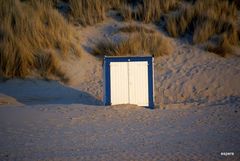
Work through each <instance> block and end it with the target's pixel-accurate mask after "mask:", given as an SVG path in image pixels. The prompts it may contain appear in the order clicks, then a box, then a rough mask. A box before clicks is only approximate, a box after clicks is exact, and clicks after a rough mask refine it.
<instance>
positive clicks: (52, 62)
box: [0, 0, 80, 80]
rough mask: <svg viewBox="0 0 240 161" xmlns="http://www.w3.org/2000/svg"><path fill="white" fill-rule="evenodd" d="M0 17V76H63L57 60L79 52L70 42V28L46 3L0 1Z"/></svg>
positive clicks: (71, 31)
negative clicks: (33, 74)
mask: <svg viewBox="0 0 240 161" xmlns="http://www.w3.org/2000/svg"><path fill="white" fill-rule="evenodd" d="M43 2H44V3H43ZM0 18H1V24H0V58H1V60H0V75H1V76H3V77H7V78H10V77H15V76H17V77H26V76H28V75H31V74H32V72H33V71H37V72H38V73H39V74H40V75H42V76H44V77H47V76H48V75H55V76H58V77H60V79H62V80H65V79H66V78H65V76H64V74H63V72H62V71H61V68H60V67H59V65H58V63H57V62H58V61H59V59H63V58H64V57H66V56H67V55H68V54H70V53H73V54H75V55H79V54H80V49H79V48H78V47H77V46H76V45H75V44H73V43H72V39H73V36H74V33H73V31H74V30H73V29H72V28H71V26H70V25H68V23H67V22H66V21H65V20H64V18H63V17H62V16H61V15H60V14H59V13H58V11H56V10H54V9H53V8H52V6H51V4H50V3H47V1H42V2H40V1H34V0H30V1H23V2H21V1H19V0H9V1H0ZM49 51H51V52H49Z"/></svg>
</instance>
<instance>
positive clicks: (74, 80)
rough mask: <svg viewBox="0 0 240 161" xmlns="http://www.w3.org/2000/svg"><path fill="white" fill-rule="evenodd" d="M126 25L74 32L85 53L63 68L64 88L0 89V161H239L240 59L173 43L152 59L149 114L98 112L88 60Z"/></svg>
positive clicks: (98, 71) (95, 67) (122, 109)
mask: <svg viewBox="0 0 240 161" xmlns="http://www.w3.org/2000/svg"><path fill="white" fill-rule="evenodd" d="M127 24H128V23H121V22H119V21H117V20H114V19H108V20H106V21H104V22H103V23H100V24H97V25H95V26H93V27H87V28H79V29H78V30H79V31H80V32H79V34H80V37H81V42H82V45H83V48H84V51H83V53H82V56H81V59H76V58H75V57H74V56H73V57H72V58H69V60H66V61H65V62H62V66H64V67H65V69H64V70H65V72H66V75H67V76H69V78H70V82H69V83H68V84H63V83H60V82H59V81H46V80H37V79H35V78H29V79H27V80H22V79H12V80H7V81H2V82H1V83H0V145H1V146H0V160H221V159H223V160H239V158H240V151H239V149H240V139H239V135H240V119H239V118H240V117H239V112H240V111H239V110H240V86H239V80H240V59H239V57H236V56H232V57H228V58H222V57H219V56H217V55H214V54H212V53H207V52H204V51H203V50H201V49H200V47H199V46H192V45H189V43H188V42H187V41H184V40H179V39H172V41H173V42H174V43H175V45H176V48H175V51H174V53H172V54H171V55H167V56H163V57H160V58H156V59H155V65H154V67H155V101H156V109H155V110H150V109H146V108H142V107H136V106H132V105H120V106H115V107H104V106H102V95H103V80H102V62H101V60H100V59H98V58H96V57H94V56H92V55H91V54H89V52H90V51H91V50H92V47H93V46H94V44H95V43H96V42H97V41H98V40H97V38H101V37H109V38H112V39H116V40H118V39H121V38H124V34H123V33H116V31H117V30H118V28H120V27H121V26H123V25H127ZM136 24H137V23H136ZM146 27H149V28H151V29H153V30H158V29H157V28H154V27H152V26H151V25H146ZM161 32H162V31H161ZM163 34H164V32H163ZM125 36H126V35H125ZM221 152H234V156H227V157H226V156H221V155H220V153H221Z"/></svg>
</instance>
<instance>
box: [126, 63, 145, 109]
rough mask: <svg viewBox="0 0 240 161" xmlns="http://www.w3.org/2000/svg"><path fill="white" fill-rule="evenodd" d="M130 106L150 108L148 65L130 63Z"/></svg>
mask: <svg viewBox="0 0 240 161" xmlns="http://www.w3.org/2000/svg"><path fill="white" fill-rule="evenodd" d="M129 99H130V101H129V102H130V104H136V105H138V106H148V105H149V101H148V63H147V62H129Z"/></svg>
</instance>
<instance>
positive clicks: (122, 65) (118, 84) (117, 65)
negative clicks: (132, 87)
mask: <svg viewBox="0 0 240 161" xmlns="http://www.w3.org/2000/svg"><path fill="white" fill-rule="evenodd" d="M110 77H111V78H110V80H111V82H110V84H111V86H110V88H111V104H112V105H117V104H128V103H129V93H128V92H129V90H128V88H129V87H128V62H111V63H110Z"/></svg>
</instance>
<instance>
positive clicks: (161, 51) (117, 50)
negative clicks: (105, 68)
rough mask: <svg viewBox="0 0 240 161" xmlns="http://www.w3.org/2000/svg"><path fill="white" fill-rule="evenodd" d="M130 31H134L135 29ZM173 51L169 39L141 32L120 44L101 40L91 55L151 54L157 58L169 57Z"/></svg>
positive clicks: (160, 35) (109, 40)
mask: <svg viewBox="0 0 240 161" xmlns="http://www.w3.org/2000/svg"><path fill="white" fill-rule="evenodd" d="M121 29H123V28H121ZM121 29H120V31H121ZM130 30H131V31H134V30H135V29H133V30H132V29H130ZM136 30H138V29H136ZM147 31H148V30H147ZM173 50H174V46H173V43H172V42H171V40H170V39H169V38H166V37H165V36H164V35H162V34H159V33H151V34H148V33H147V32H145V31H144V30H142V31H140V32H137V33H133V34H131V35H130V36H129V37H128V38H127V39H126V40H121V41H120V42H114V41H113V40H111V39H106V40H101V41H100V42H99V43H98V44H97V45H96V46H95V48H94V49H93V54H94V55H96V56H104V55H108V56H124V55H125V56H126V55H149V54H150V53H151V54H152V55H153V56H155V57H159V56H162V55H169V54H171V53H172V52H173Z"/></svg>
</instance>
